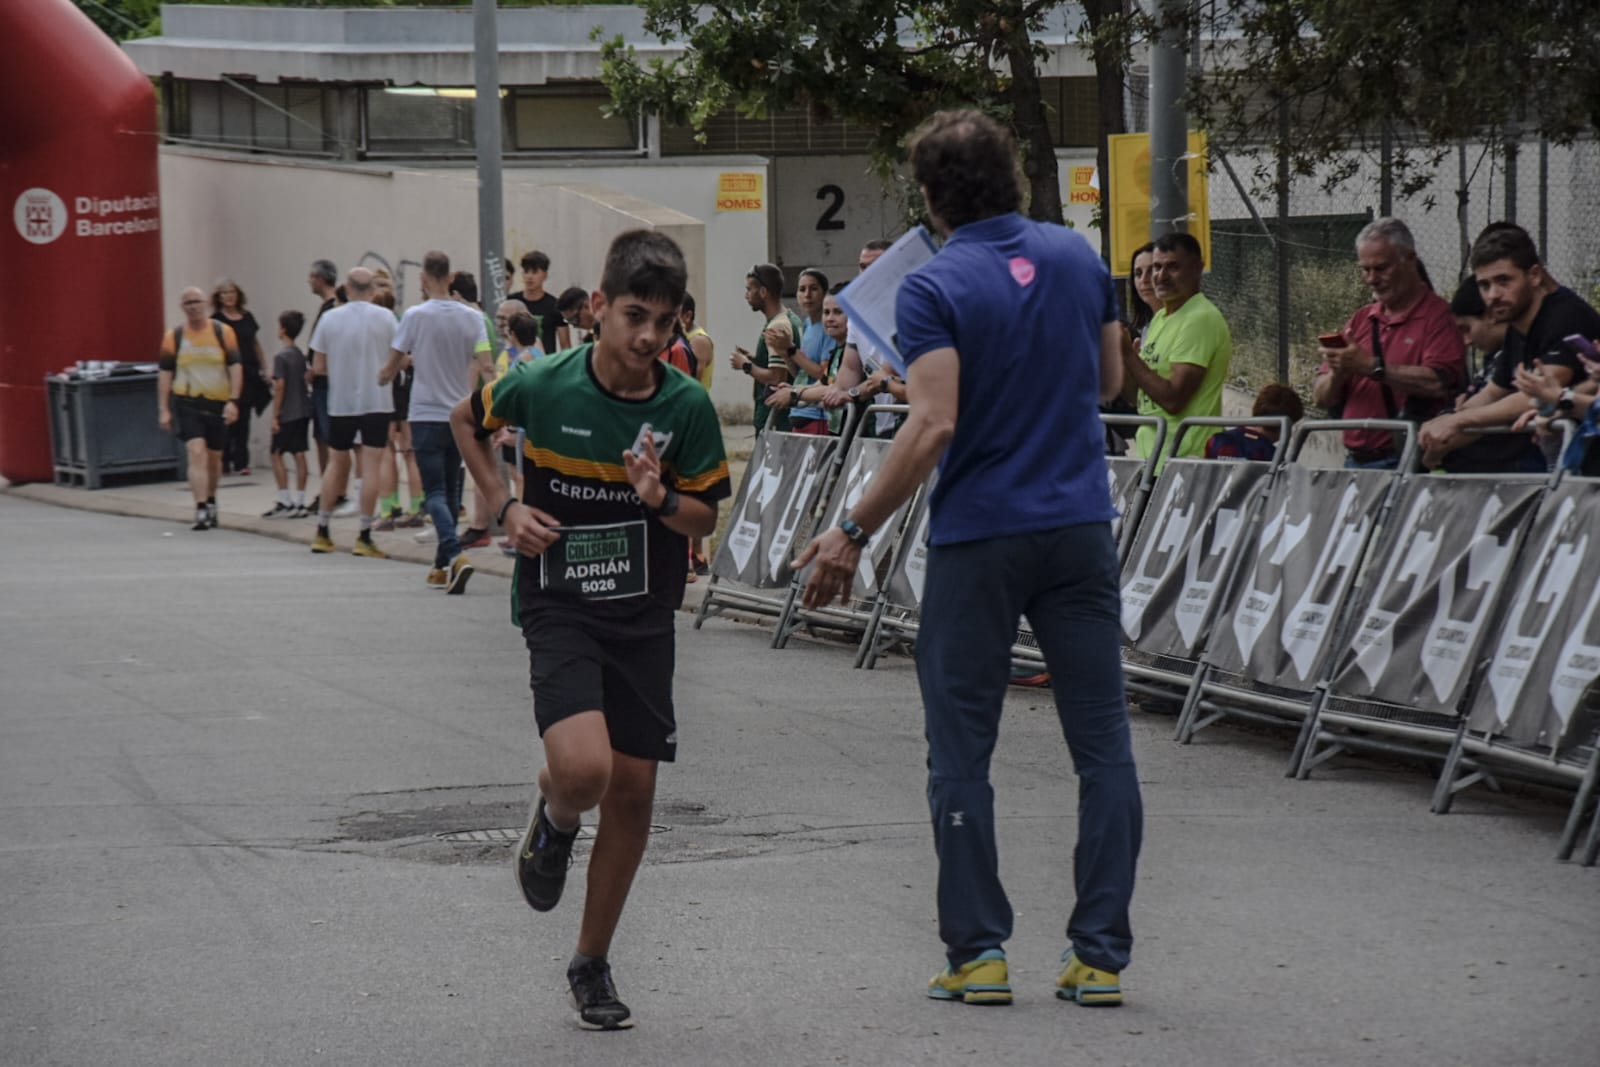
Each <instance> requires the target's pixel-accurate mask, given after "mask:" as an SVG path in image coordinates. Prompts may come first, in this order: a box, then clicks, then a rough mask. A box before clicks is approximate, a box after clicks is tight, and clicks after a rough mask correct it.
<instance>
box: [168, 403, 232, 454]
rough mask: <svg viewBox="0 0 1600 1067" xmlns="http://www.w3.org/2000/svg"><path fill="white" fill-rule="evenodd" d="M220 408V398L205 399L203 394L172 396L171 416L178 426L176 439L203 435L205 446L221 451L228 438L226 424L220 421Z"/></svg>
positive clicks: (183, 439) (187, 438)
mask: <svg viewBox="0 0 1600 1067" xmlns="http://www.w3.org/2000/svg"><path fill="white" fill-rule="evenodd" d="M222 408H223V401H221V400H207V399H206V398H205V397H203V396H175V397H173V398H172V416H173V422H174V423H176V424H177V427H178V440H180V441H184V442H189V441H193V440H194V439H195V438H196V437H203V438H205V441H206V448H208V449H210V450H211V451H212V452H221V451H222V446H223V445H224V444H225V443H226V442H227V440H228V424H227V423H225V422H223V421H222Z"/></svg>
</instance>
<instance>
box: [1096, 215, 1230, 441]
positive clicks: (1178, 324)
mask: <svg viewBox="0 0 1600 1067" xmlns="http://www.w3.org/2000/svg"><path fill="white" fill-rule="evenodd" d="M1204 263H1205V260H1204V258H1203V257H1202V255H1201V253H1200V242H1199V241H1196V240H1195V239H1194V237H1193V236H1191V235H1190V234H1187V233H1169V234H1166V235H1164V236H1162V237H1160V238H1158V239H1157V240H1156V244H1155V252H1154V261H1153V263H1152V264H1151V278H1152V281H1153V283H1154V285H1155V290H1156V296H1157V297H1159V298H1160V299H1161V304H1162V307H1161V310H1160V311H1158V312H1156V317H1155V319H1154V320H1152V321H1151V323H1150V327H1149V329H1147V330H1146V331H1145V335H1144V343H1143V344H1142V345H1141V346H1140V347H1139V349H1138V350H1137V351H1127V350H1125V351H1124V354H1123V365H1124V367H1125V369H1126V371H1127V374H1128V378H1129V380H1130V381H1132V382H1133V384H1135V385H1137V386H1138V387H1139V414H1141V415H1160V416H1161V417H1162V418H1164V419H1166V420H1167V444H1166V445H1165V446H1164V448H1167V449H1170V448H1171V447H1172V436H1173V434H1175V433H1176V432H1177V428H1178V423H1179V422H1180V421H1182V420H1183V419H1187V418H1191V417H1195V416H1204V415H1210V416H1219V415H1221V414H1222V383H1223V381H1224V380H1226V379H1227V377H1228V363H1229V361H1230V360H1231V358H1232V355H1233V337H1232V335H1231V334H1229V332H1228V324H1227V322H1226V321H1225V320H1224V319H1223V317H1222V312H1220V311H1218V310H1217V305H1215V304H1213V303H1212V302H1211V301H1210V300H1209V299H1207V298H1206V296H1205V294H1203V293H1201V292H1200V275H1201V273H1202V272H1203V270H1204ZM1215 432H1216V430H1215V428H1213V427H1198V428H1195V429H1191V430H1189V431H1188V432H1187V433H1185V434H1184V435H1183V441H1182V443H1181V444H1180V445H1179V447H1178V450H1177V452H1176V453H1175V454H1176V455H1179V456H1204V455H1205V453H1206V442H1207V441H1209V440H1211V435H1212V434H1213V433H1215ZM1155 439H1156V434H1155V429H1154V428H1153V427H1149V426H1144V427H1140V429H1139V434H1138V437H1137V438H1136V441H1137V444H1138V448H1139V454H1140V455H1141V456H1148V455H1150V452H1151V450H1152V449H1153V448H1154V447H1155ZM1163 462H1165V461H1164V460H1163Z"/></svg>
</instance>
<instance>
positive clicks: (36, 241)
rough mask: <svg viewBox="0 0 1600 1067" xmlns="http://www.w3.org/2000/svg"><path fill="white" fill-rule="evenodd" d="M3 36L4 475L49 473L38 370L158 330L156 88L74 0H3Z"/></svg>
mask: <svg viewBox="0 0 1600 1067" xmlns="http://www.w3.org/2000/svg"><path fill="white" fill-rule="evenodd" d="M0 40H4V41H5V42H6V49H5V52H6V59H5V62H4V63H0V101H3V103H0V108H3V109H4V113H3V114H0V207H3V208H4V210H5V212H6V215H7V217H6V218H4V219H0V475H3V476H4V477H6V478H9V479H11V480H12V481H14V482H24V481H50V480H52V478H53V477H54V471H53V464H52V462H51V456H50V430H49V422H48V411H47V410H46V407H45V389H44V376H45V375H46V374H48V373H50V372H52V371H58V370H60V369H62V368H63V367H68V366H71V365H72V364H74V363H76V362H77V361H78V360H80V359H98V360H112V359H116V360H149V359H153V358H154V354H155V351H156V348H157V346H158V345H159V344H160V338H161V331H162V322H163V317H164V315H163V312H164V309H163V308H162V306H161V301H162V296H161V210H160V203H161V202H160V197H159V195H158V190H157V184H158V173H157V145H158V143H159V140H160V138H159V136H158V131H157V126H156V98H155V92H154V91H153V90H152V88H151V86H150V81H149V79H147V78H146V77H145V76H144V75H143V74H141V73H140V72H139V70H138V68H137V67H135V66H134V64H133V61H132V60H130V59H129V58H128V57H127V56H125V55H123V53H122V50H121V49H119V48H118V47H117V46H116V44H115V43H114V42H113V41H112V40H111V39H110V38H108V37H107V36H106V35H105V34H104V33H102V32H101V31H100V30H99V28H98V27H96V26H95V24H94V23H92V22H90V21H89V19H88V18H87V17H86V16H85V15H84V14H83V13H82V12H80V11H79V10H78V9H77V8H76V7H75V6H74V5H73V4H72V3H70V2H69V0H26V2H25V3H0ZM150 417H151V418H152V419H154V418H155V412H154V411H152V412H151V414H150Z"/></svg>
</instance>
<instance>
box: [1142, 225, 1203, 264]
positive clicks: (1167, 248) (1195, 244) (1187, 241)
mask: <svg viewBox="0 0 1600 1067" xmlns="http://www.w3.org/2000/svg"><path fill="white" fill-rule="evenodd" d="M1154 247H1155V251H1157V252H1168V253H1171V252H1183V253H1184V254H1185V255H1188V256H1190V257H1191V258H1193V259H1203V258H1204V257H1205V253H1203V252H1201V251H1200V242H1199V241H1198V240H1197V239H1196V238H1195V235H1194V234H1192V233H1182V232H1177V233H1164V234H1162V235H1161V236H1160V237H1157V238H1156V239H1155V246H1154Z"/></svg>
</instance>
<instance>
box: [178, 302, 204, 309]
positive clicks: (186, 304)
mask: <svg viewBox="0 0 1600 1067" xmlns="http://www.w3.org/2000/svg"><path fill="white" fill-rule="evenodd" d="M204 304H205V301H204V300H185V301H184V302H183V306H184V307H186V308H187V307H200V306H202V305H204Z"/></svg>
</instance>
